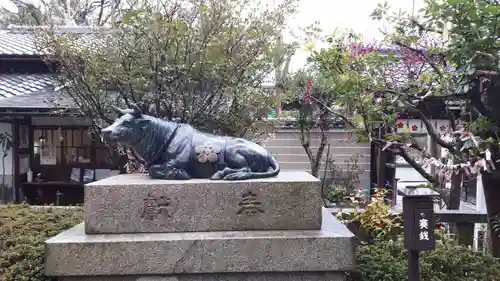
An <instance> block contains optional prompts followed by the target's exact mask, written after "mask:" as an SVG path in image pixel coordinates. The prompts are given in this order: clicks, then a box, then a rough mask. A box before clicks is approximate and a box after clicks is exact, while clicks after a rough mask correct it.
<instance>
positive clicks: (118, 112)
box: [111, 105, 123, 115]
mask: <svg viewBox="0 0 500 281" xmlns="http://www.w3.org/2000/svg"><path fill="white" fill-rule="evenodd" d="M111 108H112V109H113V111H114V112H116V114H118V115H122V114H123V109H121V108H118V107H116V106H114V105H111Z"/></svg>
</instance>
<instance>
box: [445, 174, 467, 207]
mask: <svg viewBox="0 0 500 281" xmlns="http://www.w3.org/2000/svg"><path fill="white" fill-rule="evenodd" d="M462 175H463V173H462V172H460V173H458V174H455V173H453V174H452V175H451V189H450V197H449V199H448V202H447V203H448V204H447V205H448V206H447V209H448V210H458V209H459V208H460V193H461V191H462Z"/></svg>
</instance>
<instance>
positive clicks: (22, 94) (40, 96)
mask: <svg viewBox="0 0 500 281" xmlns="http://www.w3.org/2000/svg"><path fill="white" fill-rule="evenodd" d="M53 83H54V79H53V75H51V74H0V108H12V109H15V108H17V109H19V108H55V107H57V108H66V107H70V106H69V105H70V103H69V101H67V100H66V99H64V98H62V97H61V96H60V94H58V93H56V92H54V86H53Z"/></svg>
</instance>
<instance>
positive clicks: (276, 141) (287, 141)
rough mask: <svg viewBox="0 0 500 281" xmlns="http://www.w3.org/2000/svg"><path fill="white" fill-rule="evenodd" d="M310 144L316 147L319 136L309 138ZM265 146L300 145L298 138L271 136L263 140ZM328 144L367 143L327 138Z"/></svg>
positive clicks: (359, 145) (365, 145) (354, 145)
mask: <svg viewBox="0 0 500 281" xmlns="http://www.w3.org/2000/svg"><path fill="white" fill-rule="evenodd" d="M310 142H311V146H313V147H317V146H319V145H320V143H321V139H320V138H311V140H310ZM263 144H264V145H265V146H302V143H301V142H300V139H298V138H297V139H294V138H271V139H268V140H266V141H264V142H263ZM328 144H330V147H335V146H352V147H367V146H369V144H367V143H356V142H355V141H354V140H347V139H341V138H329V139H328Z"/></svg>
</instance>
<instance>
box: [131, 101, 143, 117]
mask: <svg viewBox="0 0 500 281" xmlns="http://www.w3.org/2000/svg"><path fill="white" fill-rule="evenodd" d="M130 109H132V110H133V111H134V114H135V115H142V110H141V109H140V108H139V107H138V106H137V104H135V103H132V104H130Z"/></svg>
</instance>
